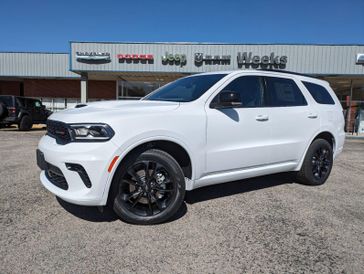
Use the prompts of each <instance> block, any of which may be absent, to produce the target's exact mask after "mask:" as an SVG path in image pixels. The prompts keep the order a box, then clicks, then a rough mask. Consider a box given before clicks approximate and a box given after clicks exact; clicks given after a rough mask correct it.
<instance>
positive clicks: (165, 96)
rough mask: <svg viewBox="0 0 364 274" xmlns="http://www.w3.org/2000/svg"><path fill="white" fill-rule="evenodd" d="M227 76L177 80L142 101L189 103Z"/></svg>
mask: <svg viewBox="0 0 364 274" xmlns="http://www.w3.org/2000/svg"><path fill="white" fill-rule="evenodd" d="M226 75H227V74H222V73H221V74H206V75H197V76H191V77H186V78H181V79H178V80H176V81H174V82H172V83H169V84H167V85H165V86H163V87H161V88H159V89H157V90H156V91H154V92H152V93H151V94H149V95H148V96H146V97H144V98H143V100H155V101H174V102H191V101H194V100H196V99H197V98H199V97H200V96H201V95H202V94H204V93H205V92H206V91H207V90H208V89H209V88H210V87H212V86H213V85H214V84H215V83H216V82H217V81H219V80H220V79H222V78H224V77H225V76H226Z"/></svg>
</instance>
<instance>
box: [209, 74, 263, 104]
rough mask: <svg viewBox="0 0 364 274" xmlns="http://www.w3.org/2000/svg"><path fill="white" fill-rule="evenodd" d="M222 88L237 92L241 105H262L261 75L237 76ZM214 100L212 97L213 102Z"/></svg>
mask: <svg viewBox="0 0 364 274" xmlns="http://www.w3.org/2000/svg"><path fill="white" fill-rule="evenodd" d="M223 90H224V91H226V90H229V91H233V92H236V93H239V94H240V99H241V104H242V107H261V106H262V105H263V94H264V85H263V82H262V78H261V77H257V76H243V77H239V78H237V79H235V80H233V81H232V82H231V83H230V84H228V85H227V86H226V87H225V88H224V89H223ZM215 98H217V97H215ZM216 100H217V99H214V100H213V102H215V101H216Z"/></svg>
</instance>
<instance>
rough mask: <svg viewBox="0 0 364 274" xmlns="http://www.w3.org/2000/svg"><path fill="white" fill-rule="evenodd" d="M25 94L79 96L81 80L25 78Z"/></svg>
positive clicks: (28, 95) (30, 95)
mask: <svg viewBox="0 0 364 274" xmlns="http://www.w3.org/2000/svg"><path fill="white" fill-rule="evenodd" d="M24 96H27V97H59V98H79V97H80V81H79V80H39V79H25V80H24Z"/></svg>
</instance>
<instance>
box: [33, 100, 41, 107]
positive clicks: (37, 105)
mask: <svg viewBox="0 0 364 274" xmlns="http://www.w3.org/2000/svg"><path fill="white" fill-rule="evenodd" d="M34 105H35V107H36V108H40V107H41V106H42V103H41V102H40V101H34Z"/></svg>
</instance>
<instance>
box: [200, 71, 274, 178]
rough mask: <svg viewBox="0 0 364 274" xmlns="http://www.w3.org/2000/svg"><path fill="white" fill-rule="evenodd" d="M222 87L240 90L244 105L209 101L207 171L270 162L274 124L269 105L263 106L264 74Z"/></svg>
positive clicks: (238, 91) (248, 166) (233, 168)
mask: <svg viewBox="0 0 364 274" xmlns="http://www.w3.org/2000/svg"><path fill="white" fill-rule="evenodd" d="M222 90H229V91H233V92H236V93H239V94H240V98H241V101H242V102H241V103H242V105H241V107H238V108H227V109H216V108H211V107H210V105H206V114H207V147H206V172H205V174H209V173H214V172H221V171H228V170H236V169H242V168H252V167H258V166H262V165H266V164H269V163H270V154H271V153H270V147H271V143H270V135H271V124H270V121H269V113H268V112H269V108H265V107H263V102H264V81H263V78H262V77H259V76H241V77H238V78H235V79H234V80H232V81H231V82H230V83H229V84H227V86H226V87H224V88H223V89H222ZM216 98H217V97H215V99H213V102H214V100H217V99H216Z"/></svg>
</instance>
